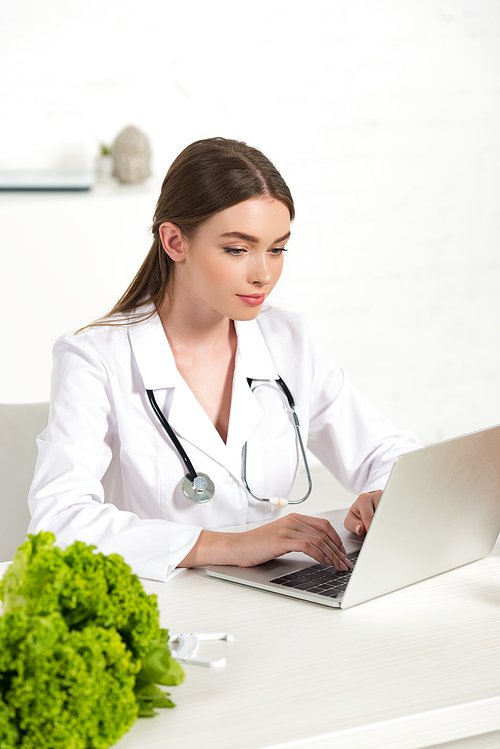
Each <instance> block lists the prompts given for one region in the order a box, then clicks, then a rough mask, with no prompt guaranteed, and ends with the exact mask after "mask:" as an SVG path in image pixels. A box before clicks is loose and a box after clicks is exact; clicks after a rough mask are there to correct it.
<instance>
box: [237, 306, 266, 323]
mask: <svg viewBox="0 0 500 749" xmlns="http://www.w3.org/2000/svg"><path fill="white" fill-rule="evenodd" d="M261 309H262V305H261V306H260V307H249V308H248V309H246V310H238V311H237V312H235V313H234V314H232V315H230V318H231V320H238V322H245V321H246V320H255V318H256V317H258V316H259V312H260V311H261Z"/></svg>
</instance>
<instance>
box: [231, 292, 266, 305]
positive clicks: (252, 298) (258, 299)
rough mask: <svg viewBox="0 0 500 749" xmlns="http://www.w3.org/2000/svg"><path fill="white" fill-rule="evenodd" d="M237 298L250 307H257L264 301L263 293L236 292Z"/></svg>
mask: <svg viewBox="0 0 500 749" xmlns="http://www.w3.org/2000/svg"><path fill="white" fill-rule="evenodd" d="M236 296H237V297H238V299H241V301H242V302H245V304H248V305H249V306H250V307H258V306H259V305H260V304H262V303H263V302H264V299H265V298H266V295H265V294H236Z"/></svg>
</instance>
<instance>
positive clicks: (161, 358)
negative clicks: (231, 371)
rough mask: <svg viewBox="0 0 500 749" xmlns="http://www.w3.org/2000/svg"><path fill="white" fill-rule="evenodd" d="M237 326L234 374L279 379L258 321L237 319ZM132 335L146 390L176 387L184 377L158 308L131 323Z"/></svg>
mask: <svg viewBox="0 0 500 749" xmlns="http://www.w3.org/2000/svg"><path fill="white" fill-rule="evenodd" d="M145 312H147V308H146V310H145ZM235 326H236V334H237V336H238V348H237V352H236V368H235V374H236V371H237V372H238V374H239V375H240V376H244V377H245V378H247V377H250V378H252V379H254V380H276V379H277V378H278V374H277V373H276V369H275V367H274V364H273V361H272V359H271V354H270V352H269V349H268V348H267V345H266V342H265V340H264V337H263V335H262V332H261V330H260V328H259V326H258V324H257V321H256V320H249V321H244V322H242V321H236V323H235ZM129 337H130V343H131V346H132V350H133V352H134V357H135V360H136V362H137V366H138V368H139V371H140V373H141V377H142V380H143V382H144V387H145V388H146V389H147V390H159V389H161V388H169V387H176V386H177V385H178V384H179V382H180V379H181V378H180V375H179V372H178V371H177V367H176V366H175V360H174V356H173V354H172V350H171V348H170V346H169V343H168V339H167V336H166V335H165V332H164V330H163V326H162V324H161V320H160V317H159V315H158V314H157V313H156V312H155V313H154V314H153V315H152V316H151V317H149V318H148V319H147V320H143V321H141V322H137V323H132V324H130V325H129Z"/></svg>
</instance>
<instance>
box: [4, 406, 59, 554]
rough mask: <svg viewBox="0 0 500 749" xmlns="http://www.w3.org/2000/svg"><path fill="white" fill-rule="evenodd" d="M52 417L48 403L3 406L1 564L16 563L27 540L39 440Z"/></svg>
mask: <svg viewBox="0 0 500 749" xmlns="http://www.w3.org/2000/svg"><path fill="white" fill-rule="evenodd" d="M48 415H49V404H48V403H21V404H17V403H16V404H11V403H5V404H0V561H4V562H6V561H8V560H9V559H12V556H13V554H14V552H15V550H16V549H17V547H18V546H19V545H20V544H22V543H23V541H24V540H25V538H26V531H27V528H28V523H29V521H30V513H29V510H28V491H29V487H30V484H31V480H32V478H33V471H34V469H35V462H36V456H37V446H36V438H37V437H38V435H39V434H40V433H41V432H42V431H43V430H44V429H45V427H46V426H47V420H48Z"/></svg>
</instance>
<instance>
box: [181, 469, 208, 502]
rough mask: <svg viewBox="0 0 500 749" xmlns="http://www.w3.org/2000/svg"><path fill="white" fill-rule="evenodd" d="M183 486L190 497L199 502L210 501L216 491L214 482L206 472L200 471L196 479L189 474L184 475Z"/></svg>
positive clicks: (183, 489)
mask: <svg viewBox="0 0 500 749" xmlns="http://www.w3.org/2000/svg"><path fill="white" fill-rule="evenodd" d="M181 488H182V491H183V492H184V494H185V496H186V497H187V498H188V499H190V500H192V501H193V502H198V503H199V504H203V503H204V502H209V501H210V500H211V499H212V497H213V496H214V493H215V486H214V482H213V481H212V479H210V478H209V477H208V476H207V474H206V473H199V474H198V475H197V476H196V478H195V479H194V481H191V479H190V477H189V476H184V478H183V479H182V484H181Z"/></svg>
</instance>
